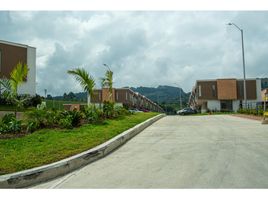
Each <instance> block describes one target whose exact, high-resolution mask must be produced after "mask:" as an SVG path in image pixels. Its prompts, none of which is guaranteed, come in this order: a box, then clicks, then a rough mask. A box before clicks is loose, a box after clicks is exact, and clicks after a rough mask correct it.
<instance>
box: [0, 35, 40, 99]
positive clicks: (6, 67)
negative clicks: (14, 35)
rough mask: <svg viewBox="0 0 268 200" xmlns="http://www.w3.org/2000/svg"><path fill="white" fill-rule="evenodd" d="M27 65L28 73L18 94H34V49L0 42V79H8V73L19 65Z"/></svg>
mask: <svg viewBox="0 0 268 200" xmlns="http://www.w3.org/2000/svg"><path fill="white" fill-rule="evenodd" d="M19 62H21V63H24V64H27V65H28V68H29V73H28V76H27V78H26V80H25V82H24V83H23V84H22V85H21V86H20V87H19V88H18V93H19V94H29V95H32V96H34V95H35V94H36V48H35V47H31V46H28V45H24V44H18V43H13V42H8V41H3V40H0V78H1V79H2V78H10V73H11V71H12V70H13V69H14V67H15V66H16V65H17V64H18V63H19Z"/></svg>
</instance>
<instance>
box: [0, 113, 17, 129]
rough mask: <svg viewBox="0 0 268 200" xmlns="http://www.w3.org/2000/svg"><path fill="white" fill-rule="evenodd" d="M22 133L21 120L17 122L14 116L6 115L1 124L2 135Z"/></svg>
mask: <svg viewBox="0 0 268 200" xmlns="http://www.w3.org/2000/svg"><path fill="white" fill-rule="evenodd" d="M18 132H21V120H17V119H16V117H15V115H14V114H6V115H4V117H3V118H2V120H1V122H0V133H18Z"/></svg>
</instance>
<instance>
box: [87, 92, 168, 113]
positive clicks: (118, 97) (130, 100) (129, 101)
mask: <svg viewBox="0 0 268 200" xmlns="http://www.w3.org/2000/svg"><path fill="white" fill-rule="evenodd" d="M109 96H110V95H109V89H108V88H103V89H99V90H94V95H93V96H92V97H91V103H95V104H100V103H103V102H104V101H108V100H109V99H110V100H112V101H113V102H115V103H116V104H120V105H122V106H126V107H128V108H130V109H135V108H136V109H141V110H142V109H146V110H150V111H156V112H164V111H163V109H162V108H161V107H160V106H159V105H157V104H156V103H154V102H153V101H151V100H150V99H148V98H146V97H145V96H143V95H141V94H139V93H136V92H134V91H132V90H131V89H129V88H117V89H115V88H114V89H113V92H112V96H111V97H109Z"/></svg>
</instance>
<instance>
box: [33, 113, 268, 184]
mask: <svg viewBox="0 0 268 200" xmlns="http://www.w3.org/2000/svg"><path fill="white" fill-rule="evenodd" d="M35 188H268V125H261V123H260V122H258V121H254V120H249V119H242V118H238V117H233V116H226V115H225V116H223V115H217V116H185V117H180V116H168V117H165V118H163V119H161V120H159V121H158V122H156V123H154V124H153V125H152V126H150V127H148V128H147V129H145V130H144V131H143V132H141V133H140V134H139V135H137V136H136V137H134V138H133V139H132V140H130V141H129V142H128V143H126V144H125V145H124V146H122V147H121V148H119V149H118V150H116V151H115V152H113V153H112V154H110V155H108V156H107V157H105V158H103V159H101V160H98V161H96V162H94V163H92V164H90V165H88V166H86V167H84V168H82V169H79V170H77V171H75V172H73V173H70V174H68V175H66V176H64V177H61V178H58V179H56V180H53V181H50V182H47V183H44V184H41V185H37V186H35Z"/></svg>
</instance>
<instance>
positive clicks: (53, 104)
mask: <svg viewBox="0 0 268 200" xmlns="http://www.w3.org/2000/svg"><path fill="white" fill-rule="evenodd" d="M45 102H46V106H47V108H48V109H52V108H55V109H57V110H63V104H70V103H73V104H86V103H87V102H81V101H61V100H48V99H46V100H45Z"/></svg>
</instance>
